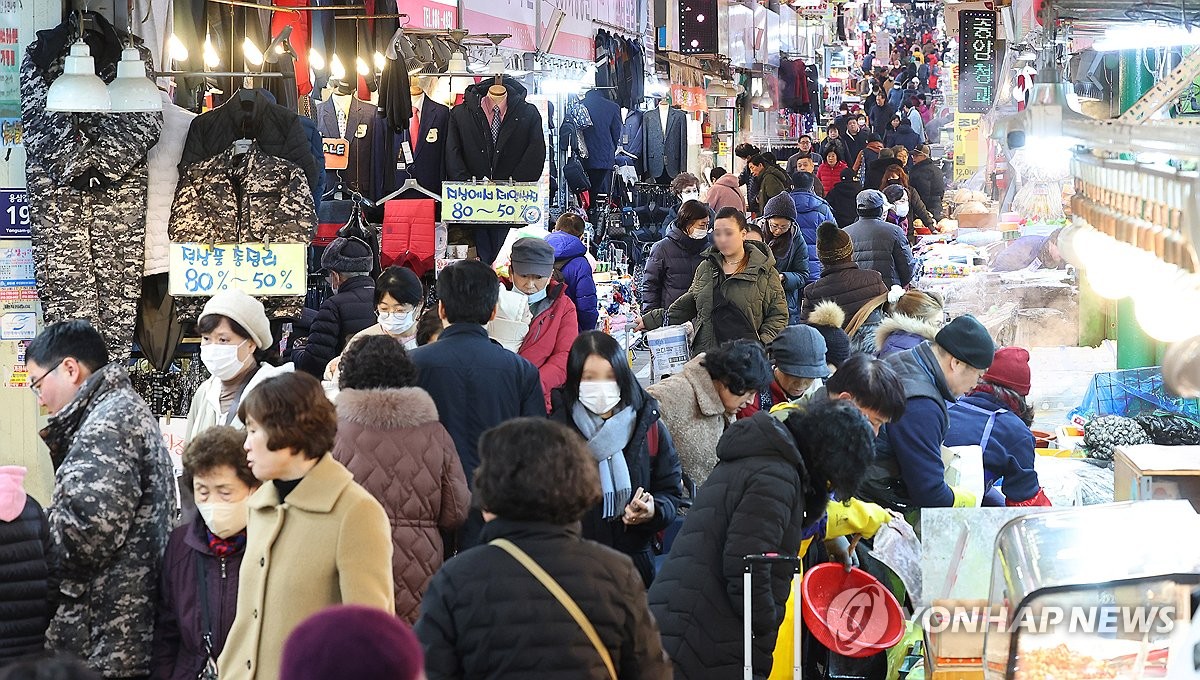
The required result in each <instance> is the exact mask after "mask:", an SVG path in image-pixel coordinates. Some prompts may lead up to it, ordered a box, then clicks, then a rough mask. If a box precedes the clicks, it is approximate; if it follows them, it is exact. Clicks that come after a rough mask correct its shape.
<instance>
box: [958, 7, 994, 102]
mask: <svg viewBox="0 0 1200 680" xmlns="http://www.w3.org/2000/svg"><path fill="white" fill-rule="evenodd" d="M958 28H959V48H958V54H959V69H960V70H959V83H958V110H959V112H960V113H987V112H988V110H990V109H991V108H992V104H993V103H994V102H995V101H996V86H997V84H998V75H999V73H998V70H997V64H998V63H999V61H1000V57H1001V56H1002V53H1001V46H1002V44H1003V42H1002V41H1000V40H997V39H996V13H995V12H992V11H988V10H968V11H965V12H959V13H958Z"/></svg>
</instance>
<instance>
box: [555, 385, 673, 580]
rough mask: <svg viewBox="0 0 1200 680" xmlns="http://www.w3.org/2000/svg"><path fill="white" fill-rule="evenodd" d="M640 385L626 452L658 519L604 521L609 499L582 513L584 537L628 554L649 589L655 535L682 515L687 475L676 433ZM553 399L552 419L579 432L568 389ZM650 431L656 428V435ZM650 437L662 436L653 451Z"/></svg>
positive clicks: (632, 478)
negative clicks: (677, 448) (630, 522)
mask: <svg viewBox="0 0 1200 680" xmlns="http://www.w3.org/2000/svg"><path fill="white" fill-rule="evenodd" d="M635 389H637V390H638V391H639V392H640V393H641V395H640V404H639V405H638V407H637V419H636V421H635V422H634V425H633V434H632V435H630V437H629V442H628V443H626V444H625V448H624V449H623V451H624V455H625V464H626V465H627V466H628V467H629V482H630V488H631V489H636V488H638V487H641V488H642V489H645V490H646V493H648V494H650V495H651V496H654V517H653V518H651V520H650V521H649V522H646V523H645V524H634V525H627V524H625V523H624V522H622V521H621V518H620V517H617V518H615V519H613V520H605V519H604V503H603V502H601V503H597V504H596V505H595V506H593V507H592V509H591V510H589V511H588V513H587V514H586V515H584V516H583V537H584V538H586V539H588V540H590V541H596V542H597V543H600V544H601V545H607V546H608V547H610V548H612V549H614V550H618V551H620V552H622V553H625V554H626V555H628V556H629V557H630V559H632V560H633V565H634V566H635V567H637V570H638V573H639V574H641V576H642V581H643V583H644V584H645V586H646V587H647V588H649V587H650V583H651V581H653V580H654V553H653V548H654V540H655V535H656V534H657V533H658V532H660V531H662V530H663V529H666V528H667V527H669V526H671V524H672V523H674V521H675V518H676V517H677V516H678V515H677V513H678V510H679V506H680V504H681V503H682V502H683V479H682V472H681V468H680V465H679V455H678V454H677V453H676V452H675V445H674V443H673V442H672V440H671V434H670V432H668V431H667V426H666V423H664V422H663V421H662V420H661V419H660V418H659V408H658V401H657V400H655V399H654V397H652V396H650V395H649V394H648V393H647V392H645V391H644V390H642V388H641V387H640V386H639V387H636V388H635ZM551 402H552V403H553V404H554V408H553V410H552V411H551V413H550V420H553V421H555V422H558V423H561V424H563V425H566V426H567V427H569V428H571V429H572V430H575V431H576V432H578V431H579V428H578V426H576V425H575V419H574V417H573V416H572V415H571V410H572V405H571V404H568V403H567V401H566V395H565V394H564V393H563V390H561V389H558V390H555V391H554V395H553V397H552V398H551ZM651 429H654V430H655V433H654V434H653V435H651V434H650V431H651ZM651 437H656V438H657V442H655V443H654V445H653V448H654V450H651V448H652V445H651Z"/></svg>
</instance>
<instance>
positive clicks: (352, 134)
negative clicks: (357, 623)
mask: <svg viewBox="0 0 1200 680" xmlns="http://www.w3.org/2000/svg"><path fill="white" fill-rule="evenodd" d="M376 111H377V109H376V107H375V105H374V104H371V103H369V102H364V101H363V100H361V99H359V98H358V97H352V98H351V99H350V110H349V111H347V112H346V141H348V142H349V143H350V156H349V165H347V166H346V169H345V170H327V171H326V172H325V191H326V192H328V191H332V190H333V189H334V188H335V187H336V186H337V184H338V182H342V183H343V184H345V185H346V186H347V187H349V188H351V189H353V190H355V191H358V192H361V193H363V194H364V195H367V194H370V192H371V191H372V189H373V187H374V186H375V179H374V177H373V176H374V163H375V148H374V139H375V135H376V132H375V128H376V126H377V125H378V124H379V120H378V116H376ZM317 129H318V130H319V131H320V132H321V136H322V137H324V138H327V139H337V138H339V137H341V136H342V135H341V130H339V129H338V120H337V108H336V107H335V105H334V102H333V98H332V97H330V98H329V99H326V100H325V101H323V102H321V103H320V104H317Z"/></svg>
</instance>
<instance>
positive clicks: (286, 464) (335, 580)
mask: <svg viewBox="0 0 1200 680" xmlns="http://www.w3.org/2000/svg"><path fill="white" fill-rule="evenodd" d="M238 416H239V417H240V418H241V419H242V421H243V422H245V423H246V452H247V456H246V459H247V462H249V464H250V469H251V471H253V472H254V476H255V477H257V478H258V479H260V480H262V481H263V482H264V484H263V485H262V486H261V487H260V488H259V490H258V491H256V492H254V494H253V495H252V496H251V497H250V500H249V502H248V503H247V505H248V506H249V509H250V520H249V523H248V525H247V531H246V533H247V536H248V543H247V545H246V553H245V557H244V558H243V560H242V569H241V571H240V585H239V590H238V599H237V616H236V617H235V618H234V621H233V628H232V629H231V630H230V631H229V639H228V641H227V642H226V644H225V649H224V650H223V651H222V652H221V658H220V660H219V661H218V666H219V668H220V674H221V679H222V680H256V679H257V680H275V679H276V678H278V677H279V669H280V659H281V656H282V653H283V645H284V643H285V642H286V641H287V638H288V635H289V634H291V632H292V630H293V629H294V628H296V626H298V625H300V623H301V622H303V621H304V620H305V619H307V618H308V617H309V616H311V615H313V614H315V613H317V612H318V611H320V610H322V609H324V608H326V607H329V606H332V605H337V604H358V605H364V606H368V607H374V608H377V609H381V610H383V611H386V612H388V613H389V614H391V613H395V610H396V605H395V595H394V592H393V585H392V540H391V529H390V526H389V523H388V518H387V514H386V513H384V510H383V507H382V506H380V504H379V501H377V500H375V498H374V497H372V496H371V494H369V493H368V492H367V491H366V490H365V489H363V488H362V487H361V486H359V485H358V484H357V483H355V481H354V477H353V476H352V475H351V474H350V471H349V470H347V469H346V468H345V466H343V465H342V464H341V463H339V462H337V461H336V460H335V459H334V458H333V456H332V455H330V454H329V453H328V451H330V450H331V449H332V448H333V444H334V435H335V433H336V432H337V413H336V411H335V410H334V407H333V404H331V403H329V400H328V399H326V398H325V393H324V392H323V390H322V389H321V384H320V383H319V382H317V380H316V378H313V377H312V376H310V375H308V374H305V373H288V374H285V375H282V376H278V377H274V378H271V379H269V380H266V381H264V382H263V383H262V384H261V385H259V387H258V389H256V390H255V391H254V392H252V393H251V394H250V395H248V396H247V398H246V399H245V400H243V401H242V403H241V406H240V407H239V409H238ZM268 482H269V483H268Z"/></svg>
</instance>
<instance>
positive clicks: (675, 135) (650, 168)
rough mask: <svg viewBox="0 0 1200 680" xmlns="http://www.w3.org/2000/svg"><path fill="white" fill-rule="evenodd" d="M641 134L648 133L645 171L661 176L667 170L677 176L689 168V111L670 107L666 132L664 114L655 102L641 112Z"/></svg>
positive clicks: (653, 175) (651, 174) (650, 175)
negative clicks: (664, 131) (647, 109)
mask: <svg viewBox="0 0 1200 680" xmlns="http://www.w3.org/2000/svg"><path fill="white" fill-rule="evenodd" d="M642 134H643V135H645V140H646V143H645V146H644V147H643V150H644V151H645V152H646V165H645V168H646V175H647V176H648V177H649V178H650V179H658V178H659V177H661V176H662V174H663V171H664V170H665V171H666V174H667V176H668V177H672V178H674V177H675V176H676V175H678V174H679V173H681V172H683V171H684V170H687V114H686V113H684V112H683V111H680V110H679V109H674V108H668V109H667V133H666V135H663V125H662V114H661V113H660V112H659V107H657V106H655V107H654V108H652V109H650V110H649V111H647V112H646V113H644V114H642Z"/></svg>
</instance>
